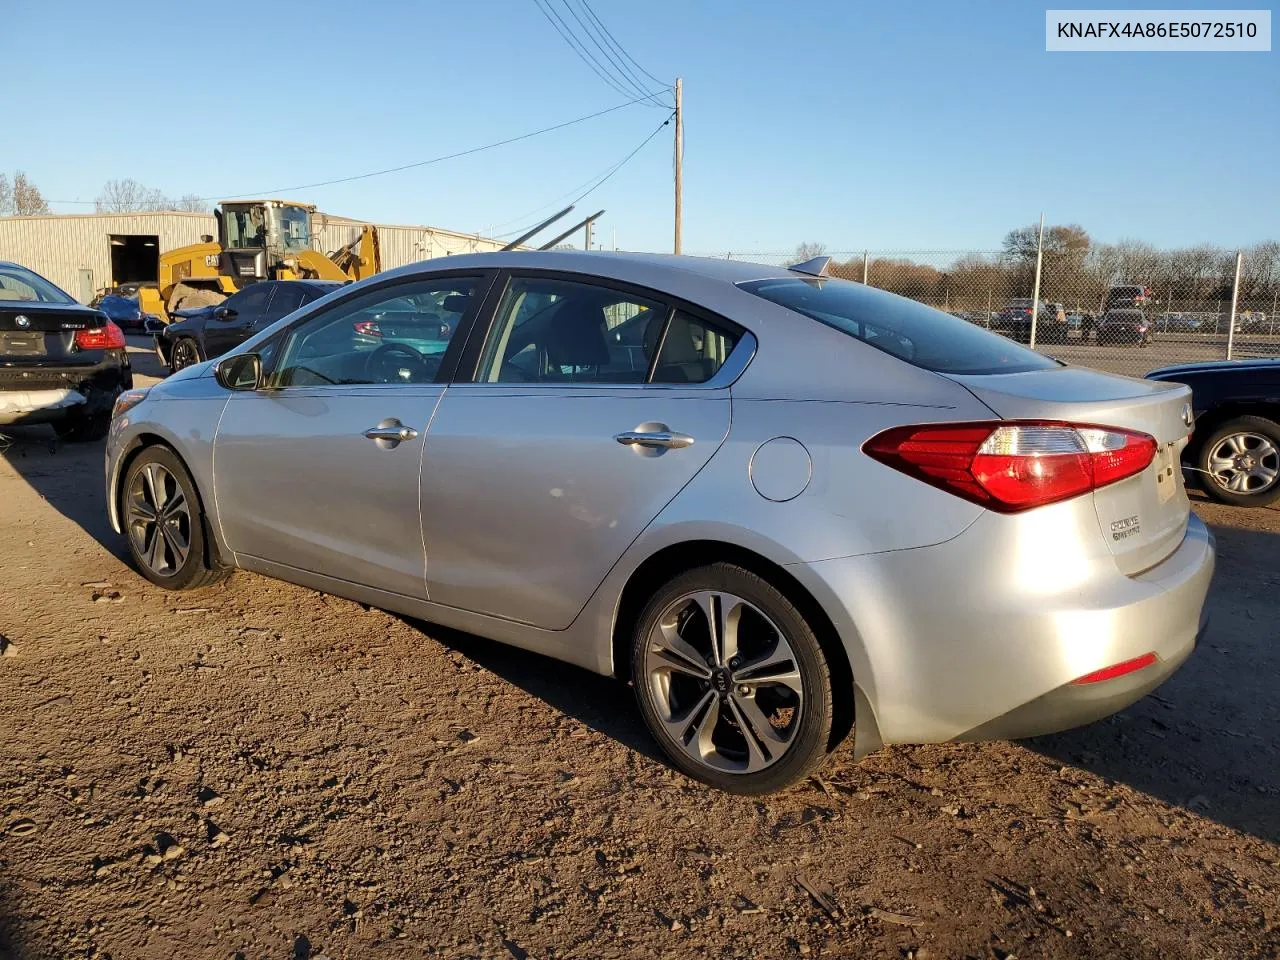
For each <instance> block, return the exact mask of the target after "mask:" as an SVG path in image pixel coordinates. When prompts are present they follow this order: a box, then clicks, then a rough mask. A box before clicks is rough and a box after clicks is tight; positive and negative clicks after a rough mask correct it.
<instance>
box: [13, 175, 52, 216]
mask: <svg viewBox="0 0 1280 960" xmlns="http://www.w3.org/2000/svg"><path fill="white" fill-rule="evenodd" d="M13 212H14V213H16V214H17V215H18V216H20V217H34V216H40V215H42V214H47V213H48V212H49V204H47V203H45V200H44V197H43V196H42V195H41V194H40V191H39V189H38V188H37V187H36V185H35V184H34V183H32V182H31V181H30V180H28V179H27V175H26V174H25V173H23V172H22V171H21V170H19V171H18V172H17V173H15V174H14V175H13Z"/></svg>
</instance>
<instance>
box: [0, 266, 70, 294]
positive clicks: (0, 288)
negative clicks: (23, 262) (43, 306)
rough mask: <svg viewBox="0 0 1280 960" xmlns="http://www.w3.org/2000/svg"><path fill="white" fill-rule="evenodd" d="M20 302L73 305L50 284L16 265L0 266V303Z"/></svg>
mask: <svg viewBox="0 0 1280 960" xmlns="http://www.w3.org/2000/svg"><path fill="white" fill-rule="evenodd" d="M6 300H22V301H26V302H27V303H74V302H75V301H73V300H72V299H71V298H70V297H69V296H67V295H66V294H65V293H63V292H62V291H61V290H59V289H58V288H57V287H55V286H54V285H53V284H52V283H50V282H49V281H48V280H46V279H45V278H44V277H42V276H40V275H39V274H38V273H32V272H31V271H30V270H27V269H26V268H25V267H19V266H17V265H16V264H0V303H3V302H4V301H6Z"/></svg>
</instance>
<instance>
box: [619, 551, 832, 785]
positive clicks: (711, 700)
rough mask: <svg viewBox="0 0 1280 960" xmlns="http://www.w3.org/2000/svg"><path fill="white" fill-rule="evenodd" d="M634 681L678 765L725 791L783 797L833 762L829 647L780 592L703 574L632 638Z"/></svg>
mask: <svg viewBox="0 0 1280 960" xmlns="http://www.w3.org/2000/svg"><path fill="white" fill-rule="evenodd" d="M632 677H633V678H634V681H635V689H636V699H637V700H638V701H639V704H640V711H641V713H642V714H643V715H644V719H645V722H646V723H647V724H648V726H649V729H650V731H651V732H652V733H653V735H654V737H655V739H657V740H658V742H659V743H660V744H661V745H662V747H663V749H664V750H665V751H666V753H667V755H668V756H669V757H670V758H671V762H672V763H673V764H674V765H675V766H676V767H677V768H679V769H680V770H681V771H682V772H684V773H686V774H688V775H689V776H690V777H693V778H695V779H697V780H701V781H703V782H704V783H708V784H711V785H712V786H714V787H718V788H720V789H721V790H726V791H728V792H730V793H744V794H759V793H769V792H772V791H775V790H781V789H783V788H784V787H788V786H791V785H792V784H795V783H797V782H799V781H800V780H803V779H804V778H805V777H807V776H809V775H810V774H811V773H812V772H813V771H814V770H815V769H816V768H817V767H818V765H819V764H820V763H821V762H822V760H823V758H824V757H825V756H826V753H827V745H828V742H829V739H830V736H831V726H832V713H833V710H832V691H831V673H830V670H829V668H828V665H827V661H826V657H825V656H824V655H823V652H822V647H821V644H820V643H819V642H818V638H817V636H816V635H815V634H814V632H813V630H812V628H811V627H810V626H809V625H808V624H807V623H806V622H805V620H804V618H803V617H802V616H801V615H800V613H799V611H798V610H797V609H796V608H795V606H794V605H793V604H792V603H791V602H790V601H789V600H788V599H787V598H786V597H785V596H784V595H783V594H782V593H781V592H780V591H778V590H777V589H776V588H775V587H774V586H773V585H772V584H770V583H769V582H768V581H766V580H763V579H761V578H760V577H758V576H756V575H755V574H754V573H751V572H750V571H748V570H745V569H743V568H741V567H737V566H734V565H732V564H727V563H716V564H711V565H709V566H705V567H699V568H697V569H695V570H690V571H688V572H686V573H683V574H681V575H680V576H678V577H676V578H675V579H673V580H671V581H670V582H668V583H667V584H666V585H665V586H664V587H662V588H661V589H660V590H659V591H658V592H657V593H656V594H655V595H654V597H653V598H652V599H651V600H650V602H649V604H648V605H647V606H646V607H645V610H644V612H643V613H642V614H641V616H640V619H639V621H638V623H637V625H636V629H635V633H634V634H633V637H632Z"/></svg>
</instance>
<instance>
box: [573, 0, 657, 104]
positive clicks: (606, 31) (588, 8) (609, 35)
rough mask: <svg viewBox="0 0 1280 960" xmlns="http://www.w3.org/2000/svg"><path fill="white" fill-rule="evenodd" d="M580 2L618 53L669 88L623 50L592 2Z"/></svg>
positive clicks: (646, 74)
mask: <svg viewBox="0 0 1280 960" xmlns="http://www.w3.org/2000/svg"><path fill="white" fill-rule="evenodd" d="M580 2H581V3H582V6H583V7H584V8H586V11H587V14H588V15H589V16H590V17H591V19H592V20H594V21H595V22H596V26H598V27H599V28H600V29H601V30H603V31H604V35H605V37H607V38H608V40H609V42H610V44H611V45H612V46H613V48H614V49H615V50H617V51H618V53H620V54H621V55H622V56H624V57H626V59H627V60H629V61H631V63H632V64H633V65H634V66H635V68H636V69H637V70H639V71H640V72H641V73H643V74H644V75H645V76H646V77H648V78H649V79H650V80H652V81H653V82H654V83H656V84H657V85H658V86H660V87H662V88H663V89H666V88H667V87H668V86H669V85H668V84H667V82H666V81H664V80H659V79H658V78H657V77H655V76H654V75H653V74H652V73H650V72H649V71H648V70H646V69H645V68H644V67H642V66H640V64H639V63H637V62H636V59H635V57H633V56H631V54H629V53H627V51H626V50H625V49H623V46H622V44H620V43H619V42H618V40H617V38H616V37H615V36H614V35H613V34H612V33H610V32H609V28H608V27H606V26H605V25H604V21H602V20H601V19H600V18H599V17H598V16H596V12H595V10H593V9H592V8H591V3H590V0H580Z"/></svg>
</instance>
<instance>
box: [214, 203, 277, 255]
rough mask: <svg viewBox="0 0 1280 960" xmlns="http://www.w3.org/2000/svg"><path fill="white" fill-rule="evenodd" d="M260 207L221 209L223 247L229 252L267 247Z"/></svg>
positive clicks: (224, 207)
mask: <svg viewBox="0 0 1280 960" xmlns="http://www.w3.org/2000/svg"><path fill="white" fill-rule="evenodd" d="M264 214H265V211H264V209H263V208H262V207H261V206H258V205H256V204H255V205H251V206H247V207H232V206H226V205H223V207H222V229H223V232H224V233H225V235H226V242H225V246H226V247H227V248H228V249H230V250H244V249H247V248H249V247H265V246H266V245H267V221H266V217H265V215H264Z"/></svg>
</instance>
